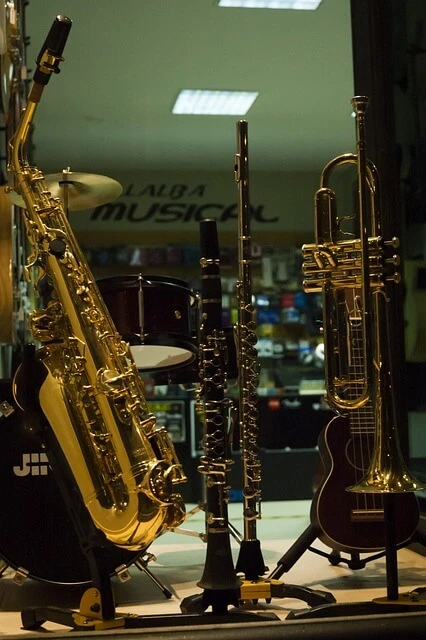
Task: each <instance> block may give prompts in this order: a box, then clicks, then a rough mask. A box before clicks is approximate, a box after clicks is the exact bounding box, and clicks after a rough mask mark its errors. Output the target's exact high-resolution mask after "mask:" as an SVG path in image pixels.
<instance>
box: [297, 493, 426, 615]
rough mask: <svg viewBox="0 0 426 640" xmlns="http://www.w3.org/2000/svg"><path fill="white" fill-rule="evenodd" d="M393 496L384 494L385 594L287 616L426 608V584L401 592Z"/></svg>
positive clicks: (365, 613)
mask: <svg viewBox="0 0 426 640" xmlns="http://www.w3.org/2000/svg"><path fill="white" fill-rule="evenodd" d="M393 498H394V496H393V495H392V494H389V493H385V494H383V508H384V522H385V557H386V587H387V595H386V597H385V598H375V599H374V600H372V601H366V602H351V603H335V604H328V605H325V606H320V607H316V608H313V609H305V610H302V611H297V612H295V611H292V612H290V613H289V615H288V616H287V619H288V620H290V619H292V620H294V619H304V618H327V617H335V616H357V615H358V616H363V615H377V614H378V615H380V614H386V613H402V612H409V611H411V612H412V611H413V610H414V609H415V610H417V611H426V587H420V588H417V589H415V590H413V591H411V592H408V593H405V594H402V595H401V594H399V593H398V561H397V544H396V535H395V509H394V500H393Z"/></svg>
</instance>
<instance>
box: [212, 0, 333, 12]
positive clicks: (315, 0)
mask: <svg viewBox="0 0 426 640" xmlns="http://www.w3.org/2000/svg"><path fill="white" fill-rule="evenodd" d="M321 2H322V0H218V5H219V7H242V8H244V9H299V10H302V11H303V10H311V11H313V10H315V9H317V8H318V7H319V5H320V4H321Z"/></svg>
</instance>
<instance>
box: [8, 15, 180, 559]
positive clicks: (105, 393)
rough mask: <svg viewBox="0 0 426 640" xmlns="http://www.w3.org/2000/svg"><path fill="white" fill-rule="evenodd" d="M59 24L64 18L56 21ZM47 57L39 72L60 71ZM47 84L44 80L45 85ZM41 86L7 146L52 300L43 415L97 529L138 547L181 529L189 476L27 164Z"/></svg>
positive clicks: (43, 320) (65, 226)
mask: <svg viewBox="0 0 426 640" xmlns="http://www.w3.org/2000/svg"><path fill="white" fill-rule="evenodd" d="M56 20H68V18H63V17H61V16H58V17H57V19H56ZM59 60H62V58H61V57H60V56H55V55H54V54H53V53H52V51H51V49H49V50H47V53H46V55H44V56H42V58H41V61H40V67H39V71H40V69H41V71H42V72H43V73H44V74H45V75H46V74H48V73H51V72H52V71H54V70H57V65H58V62H59ZM44 84H46V82H44ZM44 84H43V83H40V82H37V81H36V77H35V79H34V83H33V85H32V88H31V90H30V94H29V98H28V103H27V107H26V109H25V110H24V111H23V113H22V117H21V119H20V122H19V124H18V128H17V130H16V133H15V136H14V138H13V139H12V140H11V142H10V148H9V173H10V177H11V180H10V187H11V188H12V189H13V190H14V191H16V193H17V194H18V195H19V196H21V197H22V198H23V200H24V202H25V211H24V212H23V215H24V216H25V226H26V232H27V235H28V239H29V243H30V246H31V250H32V253H31V255H30V256H29V257H28V259H27V271H29V270H30V269H33V268H34V269H37V270H38V275H39V279H38V282H39V283H41V282H44V283H45V284H46V283H47V285H48V288H49V289H50V296H49V297H50V299H49V301H48V302H47V304H46V305H45V308H44V309H38V310H36V311H35V312H34V313H33V314H32V318H31V331H32V334H33V337H34V339H35V340H36V341H38V342H40V343H42V345H43V346H42V347H41V348H40V349H39V350H38V351H37V354H36V357H37V358H38V360H39V361H40V362H42V363H43V364H44V365H45V367H46V369H47V372H48V375H47V377H46V379H45V381H44V383H43V385H42V387H41V389H40V393H39V400H40V405H41V409H42V411H43V412H44V414H45V416H46V418H47V420H48V422H49V423H50V425H51V428H52V429H53V431H54V433H55V435H56V437H57V439H58V441H59V444H60V446H61V448H62V450H63V452H64V455H65V457H66V458H67V460H68V463H69V466H70V469H71V471H72V473H73V476H74V478H75V481H76V483H77V485H78V488H79V490H80V492H81V495H82V497H83V500H84V502H85V504H86V506H87V509H88V510H89V512H90V515H91V517H92V519H93V522H94V524H95V525H96V526H97V527H98V528H99V529H101V530H102V531H103V532H104V533H105V535H106V537H107V538H108V539H109V540H110V541H111V542H113V543H114V544H116V545H118V546H122V547H125V548H128V549H140V548H144V547H146V546H147V545H149V544H150V543H151V542H152V541H153V540H154V539H155V538H156V537H157V536H158V535H160V534H161V533H162V532H163V531H165V530H167V529H169V528H174V527H176V526H178V525H179V524H180V523H181V522H182V520H183V518H184V513H185V510H184V505H183V502H182V499H181V496H180V495H179V494H175V493H174V492H173V488H174V486H175V484H176V483H180V482H183V481H184V480H185V479H186V478H185V476H184V473H183V471H182V468H181V466H180V464H179V462H178V460H177V457H176V454H175V451H174V447H173V444H172V442H171V440H170V439H169V436H168V434H167V432H166V431H165V429H164V428H157V426H156V421H155V417H154V415H153V414H150V413H149V411H148V408H147V404H146V401H145V398H144V387H143V383H142V380H141V378H140V375H139V372H138V370H137V368H136V365H135V363H134V361H133V359H132V356H131V353H130V350H129V346H128V345H127V344H126V343H124V342H123V341H122V339H121V337H120V335H119V334H118V333H117V331H116V329H115V327H114V324H113V322H112V319H111V317H110V315H109V312H108V310H107V308H106V306H105V304H104V302H103V299H102V297H101V294H100V292H99V290H98V288H97V286H96V283H95V282H94V278H93V276H92V274H91V272H90V270H89V267H88V265H87V263H86V260H85V258H84V255H83V253H82V251H81V250H80V248H79V246H78V244H77V242H76V239H75V237H74V234H73V232H72V230H71V227H70V225H69V222H68V220H67V216H66V213H65V211H64V208H63V206H62V204H61V202H60V200H59V199H57V198H53V197H52V196H51V194H50V193H49V191H48V190H47V189H46V185H45V183H44V178H43V175H42V173H41V172H40V171H39V170H38V169H37V168H36V167H32V166H29V164H28V162H27V160H26V155H25V145H26V142H27V137H28V132H29V129H30V126H31V123H32V121H33V117H34V114H35V111H36V107H37V104H38V102H39V100H40V97H41V94H42V91H43V88H44Z"/></svg>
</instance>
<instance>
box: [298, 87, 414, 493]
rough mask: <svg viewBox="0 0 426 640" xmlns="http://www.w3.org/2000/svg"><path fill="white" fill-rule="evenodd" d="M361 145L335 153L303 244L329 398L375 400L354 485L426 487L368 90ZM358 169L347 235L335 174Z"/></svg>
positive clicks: (360, 101) (382, 489)
mask: <svg viewBox="0 0 426 640" xmlns="http://www.w3.org/2000/svg"><path fill="white" fill-rule="evenodd" d="M352 106H353V109H354V114H355V120H356V144H357V152H356V153H348V154H343V155H341V156H338V157H337V158H334V159H333V160H331V161H330V162H329V163H328V164H327V165H326V166H325V168H324V169H323V172H322V174H321V183H320V188H319V190H318V191H317V192H316V194H315V244H306V245H304V246H303V248H302V253H303V274H304V290H305V291H306V292H308V293H310V292H322V302H323V337H324V348H325V358H324V363H325V379H326V390H327V391H326V400H327V402H328V404H329V405H330V406H331V407H332V408H334V409H336V411H338V412H347V411H352V410H356V409H360V408H361V407H364V406H365V405H366V404H367V402H371V403H372V406H373V407H374V414H375V425H376V427H375V436H374V447H373V451H372V455H371V458H370V466H369V468H368V470H367V473H366V474H365V476H364V478H363V479H362V480H361V481H360V482H359V483H357V484H356V485H355V486H353V487H349V488H348V490H349V491H354V492H362V493H401V492H407V491H418V490H419V489H422V488H423V487H422V486H421V485H420V483H419V482H418V481H417V480H416V479H415V478H414V477H413V476H412V475H411V473H410V472H409V470H408V468H407V466H406V464H405V462H404V460H403V456H402V453H401V449H400V444H399V438H398V430H397V427H396V424H395V422H396V412H395V407H394V394H393V389H392V375H391V358H390V351H389V350H390V344H389V342H390V338H389V335H390V332H389V326H388V325H389V303H390V301H391V298H390V294H389V291H388V289H389V284H390V283H392V282H393V283H394V284H395V285H398V284H399V283H400V282H401V275H400V273H399V271H398V266H399V264H400V257H399V255H398V253H397V249H398V247H399V239H398V238H396V237H393V238H390V239H388V240H385V239H384V238H383V235H382V224H381V216H380V190H379V175H378V172H377V169H376V167H375V166H374V164H373V163H372V162H371V161H370V160H369V159H368V158H367V157H366V151H365V147H366V145H365V113H366V110H367V106H368V98H366V97H365V96H356V97H354V98H353V99H352ZM347 164H355V165H356V169H357V201H358V202H357V209H358V216H357V218H356V223H357V226H358V231H359V237H356V238H355V237H352V238H347V237H345V236H347V235H348V234H347V233H345V232H344V231H343V230H342V229H341V222H342V220H347V219H348V218H342V219H339V218H338V217H337V208H336V195H335V192H334V191H333V190H332V189H331V188H330V178H331V174H332V172H333V171H334V169H336V168H337V167H339V166H342V165H347Z"/></svg>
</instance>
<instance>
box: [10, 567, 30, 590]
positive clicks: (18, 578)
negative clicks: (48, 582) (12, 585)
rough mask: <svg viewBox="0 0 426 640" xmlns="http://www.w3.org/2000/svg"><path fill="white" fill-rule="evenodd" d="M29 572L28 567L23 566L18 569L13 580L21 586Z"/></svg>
mask: <svg viewBox="0 0 426 640" xmlns="http://www.w3.org/2000/svg"><path fill="white" fill-rule="evenodd" d="M28 574H29V572H28V571H27V570H26V569H24V568H23V567H19V568H18V569H17V570H16V572H15V575H14V576H13V578H12V580H13V582H16V584H18V585H19V586H22V585H23V584H24V582H25V580H26V579H27V578H28Z"/></svg>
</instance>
